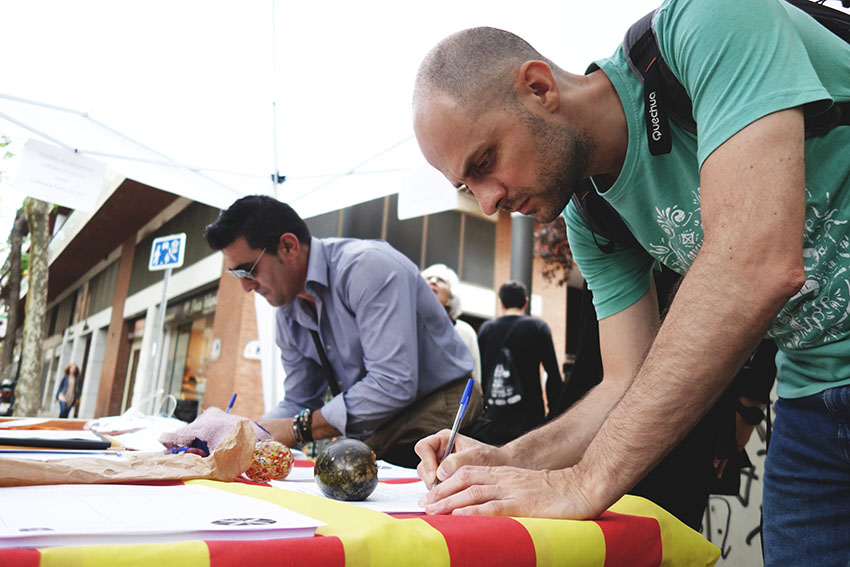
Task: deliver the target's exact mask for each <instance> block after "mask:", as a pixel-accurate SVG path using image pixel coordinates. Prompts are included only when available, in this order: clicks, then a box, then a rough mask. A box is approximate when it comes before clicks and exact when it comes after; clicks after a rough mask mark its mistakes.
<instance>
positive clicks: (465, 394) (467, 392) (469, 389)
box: [460, 378, 475, 406]
mask: <svg viewBox="0 0 850 567" xmlns="http://www.w3.org/2000/svg"><path fill="white" fill-rule="evenodd" d="M473 385H475V382H474V381H473V380H472V378H470V379H469V380H468V381H467V382H466V388H464V390H463V396H461V398H460V405H462V406H465V405H466V404H468V403H469V396H470V394H472V386H473Z"/></svg>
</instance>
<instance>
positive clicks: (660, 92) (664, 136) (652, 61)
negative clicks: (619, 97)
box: [623, 0, 850, 156]
mask: <svg viewBox="0 0 850 567" xmlns="http://www.w3.org/2000/svg"><path fill="white" fill-rule="evenodd" d="M786 2H788V3H789V4H792V5H794V6H796V7H797V8H800V9H801V10H803V11H804V12H806V13H807V14H808V15H809V16H811V17H812V18H814V19H815V20H816V21H817V22H818V23H819V24H821V25H822V26H824V27H825V28H827V29H828V30H830V31H831V32H832V33H834V34H835V35H837V36H838V37H840V38H841V39H842V40H844V41H845V42H847V43H850V14H847V13H845V12H842V11H840V10H835V9H833V8H830V7H828V6H824V5H823V4H821V3H820V2H817V1H814V0H786ZM654 16H655V10H653V11H652V12H650V13H649V14H647V15H646V16H644V17H643V18H641V19H640V20H638V21H637V22H635V23H634V24H633V25H632V27H630V28H629V29H628V31H627V32H626V36H625V38H624V39H623V54H624V55H625V57H626V61H627V62H628V64H629V68H631V70H632V72H633V73H634V74H635V76H636V77H637V78H638V79H639V80H640V82H641V84H643V102H644V122H645V123H646V136H647V142H648V144H649V152H650V153H651V154H652V155H654V156H658V155H664V154H667V153H670V150H671V148H672V139H671V132H670V124H669V121H668V117H669V119H670V120H673V121H674V122H675V123H676V124H677V125H678V126H679V127H680V128H683V129H684V130H687V131H688V132H691V133H692V134H696V132H697V124H696V121H695V120H694V115H693V105H692V103H691V99H690V97H689V96H688V93H687V91H685V88H684V87H683V86H682V84H681V83H680V82H679V80H678V79H677V78H676V76H675V75H674V74H673V72H672V71H671V70H670V67H668V66H667V64H666V63H665V62H664V59H663V58H662V57H661V50H660V49H659V47H658V38H657V37H656V36H655V31H654V30H653V29H652V19H653V17H654ZM847 125H850V102H847V101H845V102H837V103H835V104H833V105H832V106H831V107H830V108H829V109H828V110H827V111H826V112H822V113H819V114H815V115H808V114H807V115H806V138H812V137H817V136H823V135H824V134H826V133H827V132H829V131H830V130H832V129H833V128H835V127H836V126H847Z"/></svg>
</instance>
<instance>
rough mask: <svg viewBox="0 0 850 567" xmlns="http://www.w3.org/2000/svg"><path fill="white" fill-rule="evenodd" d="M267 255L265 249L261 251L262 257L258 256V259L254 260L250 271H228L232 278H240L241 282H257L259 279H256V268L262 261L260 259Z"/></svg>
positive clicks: (238, 269)
mask: <svg viewBox="0 0 850 567" xmlns="http://www.w3.org/2000/svg"><path fill="white" fill-rule="evenodd" d="M265 253H266V249H265V248H263V249H262V250H261V251H260V255H259V256H257V259H256V260H254V263H253V264H251V267H250V268H249V269H247V270H245V269H243V268H230V269H228V270H227V273H228V274H230V275H231V276H233V277H234V278H239V279H240V280H248V281H254V280H256V279H257V278H256V277H254V268H256V267H257V263H258V262H259V261H260V258H262V257H263V254H265Z"/></svg>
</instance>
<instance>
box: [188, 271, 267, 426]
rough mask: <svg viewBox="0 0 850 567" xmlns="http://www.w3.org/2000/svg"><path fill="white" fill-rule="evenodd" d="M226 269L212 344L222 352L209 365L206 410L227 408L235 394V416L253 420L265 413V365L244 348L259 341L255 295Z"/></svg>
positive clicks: (219, 292) (205, 398)
mask: <svg viewBox="0 0 850 567" xmlns="http://www.w3.org/2000/svg"><path fill="white" fill-rule="evenodd" d="M223 268H224V266H222V272H221V273H222V276H221V280H220V282H219V286H218V299H217V301H216V308H215V318H214V320H213V340H214V341H219V344H220V351H219V356H218V359H217V360H211V361H210V362H209V363H208V364H207V370H206V376H207V389H206V393H205V394H204V402H203V407H204V409H206V408H208V407H211V406H216V407H219V408H225V407H227V403H228V402H229V401H230V397H231V396H232V395H233V393H234V392H235V393H237V394H239V397H238V399H237V400H236V406H235V408H234V410H233V413H235V414H237V415H242V416H245V417H250V418H252V419H253V418H257V417H259V416H261V415H262V414H263V413H264V411H265V407H264V406H265V404H264V400H263V379H262V364H261V362H260V360H258V359H253V358H249V357H246V356H245V350H246V349H245V347H246V346H249V343H252V342H253V341H257V340H258V338H259V332H258V327H257V311H256V309H255V308H254V297H253V294H252V293H245V291H243V289H242V284H241V283H239V280H237V279H236V278H234V277H231V276H229V275H227V274H226V273H225V271H224V269H223ZM263 301H265V299H263ZM270 332H272V333H274V329H271V331H270Z"/></svg>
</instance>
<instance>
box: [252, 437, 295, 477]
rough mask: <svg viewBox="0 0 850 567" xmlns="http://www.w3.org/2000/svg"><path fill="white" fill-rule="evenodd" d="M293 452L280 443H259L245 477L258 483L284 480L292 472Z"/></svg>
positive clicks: (269, 441)
mask: <svg viewBox="0 0 850 567" xmlns="http://www.w3.org/2000/svg"><path fill="white" fill-rule="evenodd" d="M294 461H295V459H294V458H293V457H292V451H290V450H289V447H287V446H286V445H284V444H283V443H280V442H278V441H271V440H268V441H257V445H256V446H255V447H254V458H253V461H252V462H251V466H250V467H248V470H247V471H245V476H247V477H248V478H250V479H251V480H253V481H256V482H266V481H268V480H283V479H285V478H286V476H287V475H288V474H289V471H291V470H292V463H293V462H294Z"/></svg>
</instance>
